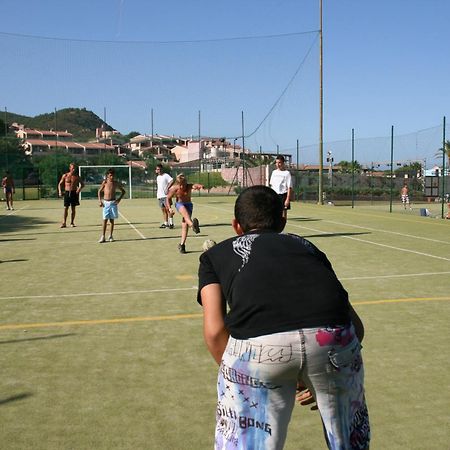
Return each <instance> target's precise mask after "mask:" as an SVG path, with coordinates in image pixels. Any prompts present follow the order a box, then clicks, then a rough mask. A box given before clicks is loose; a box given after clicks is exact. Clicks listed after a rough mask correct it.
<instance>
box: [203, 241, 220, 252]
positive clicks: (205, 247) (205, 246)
mask: <svg viewBox="0 0 450 450" xmlns="http://www.w3.org/2000/svg"><path fill="white" fill-rule="evenodd" d="M216 243H217V242H216V241H213V240H212V239H206V241H205V242H203V245H202V249H203V251H204V252H206V250H209V249H210V248H211V247H214V246H215V245H216Z"/></svg>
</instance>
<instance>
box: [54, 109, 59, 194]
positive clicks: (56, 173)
mask: <svg viewBox="0 0 450 450" xmlns="http://www.w3.org/2000/svg"><path fill="white" fill-rule="evenodd" d="M57 129H58V123H57V119H56V108H55V133H56V149H55V178H56V184H58V181H59V180H58V155H57V153H58V133H57V132H56V130H57ZM57 196H58V195H57Z"/></svg>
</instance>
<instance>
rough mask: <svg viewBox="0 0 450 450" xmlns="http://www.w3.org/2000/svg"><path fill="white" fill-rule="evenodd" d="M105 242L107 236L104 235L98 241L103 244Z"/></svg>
mask: <svg viewBox="0 0 450 450" xmlns="http://www.w3.org/2000/svg"><path fill="white" fill-rule="evenodd" d="M103 242H106V240H105V236H102V237H101V238H100V239H99V240H98V243H99V244H103Z"/></svg>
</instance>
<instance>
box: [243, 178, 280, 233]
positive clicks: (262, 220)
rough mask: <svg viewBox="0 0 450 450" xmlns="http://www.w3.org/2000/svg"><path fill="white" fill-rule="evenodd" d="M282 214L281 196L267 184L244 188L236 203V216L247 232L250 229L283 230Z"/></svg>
mask: <svg viewBox="0 0 450 450" xmlns="http://www.w3.org/2000/svg"><path fill="white" fill-rule="evenodd" d="M282 216H283V203H282V202H281V199H280V196H279V195H278V194H277V193H276V192H275V191H274V190H273V189H271V188H269V187H267V186H252V187H249V188H247V189H244V190H243V191H242V192H241V194H240V195H239V197H238V198H237V199H236V203H235V205H234V217H235V218H236V220H237V221H238V222H239V224H240V225H241V228H242V230H243V231H244V232H245V233H246V232H247V231H250V230H273V231H281V230H282V229H283V220H282Z"/></svg>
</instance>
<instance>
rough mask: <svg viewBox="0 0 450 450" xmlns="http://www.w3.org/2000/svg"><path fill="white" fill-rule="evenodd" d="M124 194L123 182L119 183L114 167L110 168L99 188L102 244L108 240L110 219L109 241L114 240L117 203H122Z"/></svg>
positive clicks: (117, 212) (117, 213) (117, 215)
mask: <svg viewBox="0 0 450 450" xmlns="http://www.w3.org/2000/svg"><path fill="white" fill-rule="evenodd" d="M117 191H120V196H119V198H117V199H116V192H117ZM124 195H125V189H124V187H123V185H122V183H119V182H118V181H116V180H115V179H114V169H108V171H107V172H106V178H105V179H104V180H103V182H102V184H101V185H100V187H99V189H98V202H99V205H100V206H101V207H102V208H103V229H102V235H101V236H100V240H99V241H98V242H99V243H100V244H101V243H103V242H106V239H105V236H106V229H107V226H108V220H109V225H110V229H109V238H108V241H109V242H114V237H113V233H114V221H115V219H117V218H118V217H119V211H118V207H117V205H118V204H119V203H120V200H122V197H123V196H124Z"/></svg>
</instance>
